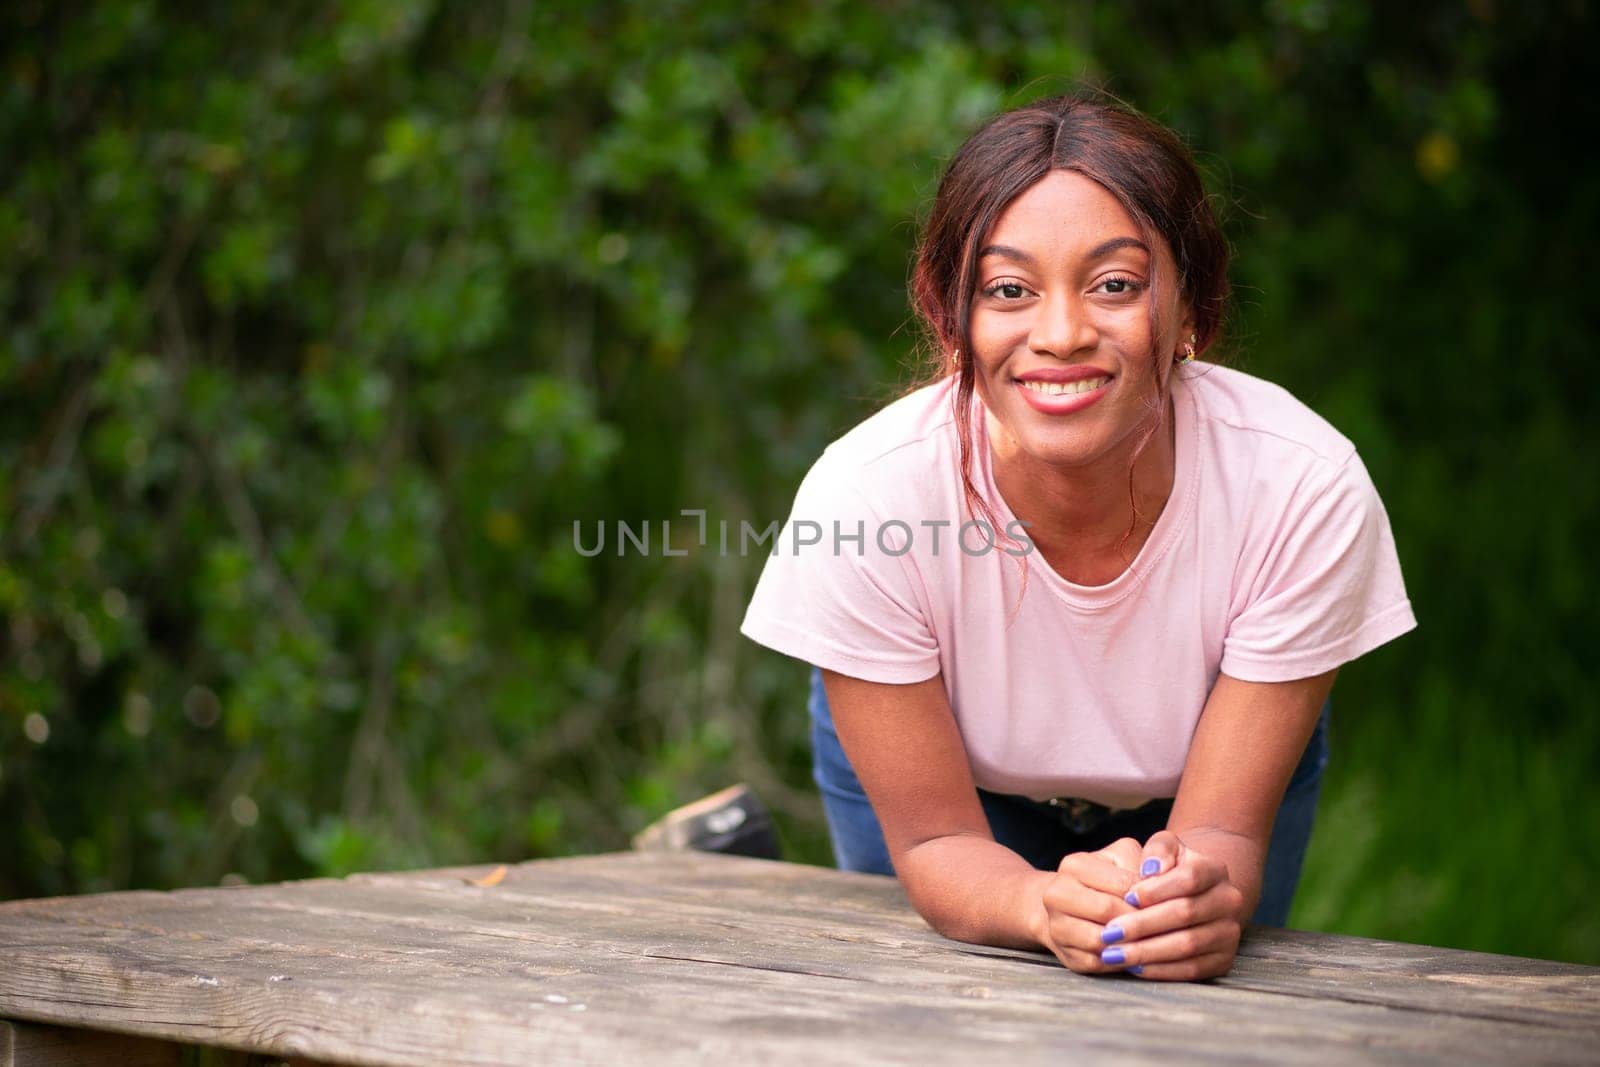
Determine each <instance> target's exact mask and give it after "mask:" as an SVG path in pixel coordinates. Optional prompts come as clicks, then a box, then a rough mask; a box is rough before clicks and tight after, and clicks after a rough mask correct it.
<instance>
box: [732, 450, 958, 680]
mask: <svg viewBox="0 0 1600 1067" xmlns="http://www.w3.org/2000/svg"><path fill="white" fill-rule="evenodd" d="M840 467H841V465H840V464H838V463H835V462H831V461H830V457H829V456H828V455H827V454H824V455H823V458H822V459H820V460H818V461H817V463H816V464H815V465H814V466H813V467H812V468H811V471H810V473H809V474H807V475H806V478H805V480H804V481H803V482H802V483H801V485H800V490H799V492H798V493H797V494H796V496H795V503H794V510H793V511H792V512H791V514H790V516H789V519H788V521H787V522H786V523H785V524H784V525H783V527H782V529H781V530H780V531H779V532H778V534H777V537H776V540H775V541H773V542H769V543H770V544H771V555H769V556H768V558H767V562H766V566H765V567H764V568H763V570H762V572H761V578H760V580H759V581H758V582H757V584H756V590H755V593H754V595H753V596H752V597H751V600H750V606H749V608H748V609H747V610H746V612H745V617H744V623H743V625H742V626H741V627H740V630H741V632H742V633H744V635H745V636H747V637H749V638H750V639H751V640H753V641H756V642H758V643H759V644H762V645H765V646H767V647H768V648H771V649H774V650H776V651H778V652H782V653H784V654H785V655H789V656H793V657H794V658H796V659H799V660H803V661H805V662H807V663H811V664H814V665H816V666H818V667H822V668H825V669H827V670H831V671H837V672H838V673H840V674H844V675H849V676H850V677H853V678H861V679H863V680H865V681H869V682H890V683H898V684H904V683H910V682H920V681H923V680H925V679H928V678H931V677H933V676H934V675H935V674H937V673H938V672H939V647H938V642H937V640H936V639H935V637H934V634H933V629H932V627H931V625H930V624H929V616H928V610H927V604H926V590H925V587H924V584H923V583H922V581H921V579H920V576H919V574H918V572H917V570H916V564H915V562H914V561H913V560H912V558H911V557H910V555H909V553H907V552H904V551H903V549H905V548H907V547H909V546H908V544H907V543H906V542H905V541H904V540H903V539H901V538H898V537H897V534H898V531H897V529H896V524H894V523H882V522H880V521H879V519H878V517H877V516H876V514H875V513H874V511H873V508H872V507H871V506H870V504H869V503H868V501H867V500H866V498H865V496H864V495H863V493H862V492H861V490H860V489H859V488H858V487H857V486H855V485H853V484H852V480H851V479H850V478H849V477H848V475H847V473H846V472H845V471H843V470H841V469H840Z"/></svg>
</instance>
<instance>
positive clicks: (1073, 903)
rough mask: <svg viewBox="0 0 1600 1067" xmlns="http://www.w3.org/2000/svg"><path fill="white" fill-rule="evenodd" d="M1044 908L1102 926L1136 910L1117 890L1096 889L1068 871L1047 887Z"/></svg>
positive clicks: (1049, 911)
mask: <svg viewBox="0 0 1600 1067" xmlns="http://www.w3.org/2000/svg"><path fill="white" fill-rule="evenodd" d="M1044 906H1045V911H1046V912H1047V913H1048V914H1050V915H1071V916H1074V917H1076V918H1079V919H1086V920H1088V921H1090V922H1093V923H1096V924H1099V925H1101V926H1104V925H1105V924H1106V923H1108V922H1111V921H1112V920H1113V919H1116V918H1119V917H1121V916H1124V915H1127V914H1128V913H1130V912H1131V911H1133V908H1132V907H1131V906H1130V905H1129V904H1128V902H1127V901H1125V900H1123V899H1122V896H1121V895H1120V894H1119V893H1117V892H1116V891H1112V892H1109V893H1108V892H1104V891H1102V890H1099V889H1095V888H1093V887H1091V886H1089V885H1087V884H1085V883H1084V882H1083V881H1082V880H1080V879H1079V878H1078V877H1076V876H1075V875H1074V874H1073V873H1072V872H1071V871H1068V870H1063V871H1062V872H1061V873H1060V874H1058V875H1056V877H1055V878H1053V879H1051V880H1050V884H1049V885H1047V886H1045V890H1044Z"/></svg>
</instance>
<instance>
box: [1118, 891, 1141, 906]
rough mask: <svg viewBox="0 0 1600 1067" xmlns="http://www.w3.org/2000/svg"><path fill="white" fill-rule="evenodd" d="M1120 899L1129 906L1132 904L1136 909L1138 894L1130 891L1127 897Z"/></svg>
mask: <svg viewBox="0 0 1600 1067" xmlns="http://www.w3.org/2000/svg"><path fill="white" fill-rule="evenodd" d="M1122 899H1123V900H1126V901H1127V902H1128V903H1129V904H1132V905H1133V906H1134V907H1136V908H1137V907H1138V906H1139V894H1138V893H1135V892H1134V891H1133V890H1131V889H1130V890H1128V895H1127V896H1125V897H1123V898H1122Z"/></svg>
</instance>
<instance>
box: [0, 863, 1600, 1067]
mask: <svg viewBox="0 0 1600 1067" xmlns="http://www.w3.org/2000/svg"><path fill="white" fill-rule="evenodd" d="M493 869H494V867H493V865H485V866H482V867H471V868H460V869H450V870H436V871H425V872H417V873H407V874H372V875H359V876H355V877H352V878H349V879H344V880H318V881H308V882H298V883H287V884H283V885H274V886H260V887H245V888H233V889H202V890H183V891H179V892H174V893H117V894H105V895H100V896H90V897H78V898H59V899H54V900H38V901H13V902H10V903H6V904H0V945H4V946H6V955H7V956H8V957H9V958H8V959H7V961H6V964H7V965H6V966H5V967H3V968H0V1016H7V1017H11V1018H17V1019H33V1020H39V1021H44V1022H52V1023H57V1024H62V1025H76V1026H88V1027H94V1028H97V1029H101V1030H115V1031H121V1032H126V1033H137V1034H142V1035H145V1036H151V1037H160V1038H165V1039H168V1040H173V1041H181V1042H187V1043H194V1044H207V1045H214V1046H219V1047H224V1048H235V1049H248V1050H253V1051H257V1052H265V1053H272V1054H275V1055H280V1056H303V1057H315V1058H318V1059H322V1060H327V1061H332V1062H345V1063H372V1064H420V1063H438V1062H455V1063H481V1064H498V1063H525V1062H530V1061H533V1060H538V1061H541V1062H549V1063H571V1064H585V1063H615V1062H618V1061H621V1060H627V1059H630V1058H631V1059H644V1060H647V1061H648V1062H661V1063H689V1062H695V1063H698V1062H704V1061H706V1060H709V1059H713V1058H715V1059H723V1058H728V1059H737V1060H741V1061H750V1060H756V1061H761V1062H771V1063H800V1062H806V1063H812V1062H826V1063H905V1064H918V1065H927V1064H941V1063H955V1062H960V1063H969V1062H973V1061H981V1062H993V1061H997V1060H1004V1061H1006V1062H1008V1063H1018V1064H1028V1063H1035V1062H1038V1063H1044V1062H1059V1061H1060V1060H1061V1058H1062V1057H1063V1056H1069V1055H1085V1054H1087V1055H1089V1056H1092V1057H1094V1058H1095V1059H1096V1060H1105V1061H1110V1062H1129V1063H1143V1062H1154V1061H1157V1060H1160V1061H1163V1062H1170V1060H1171V1058H1172V1056H1173V1055H1174V1054H1178V1055H1181V1057H1182V1058H1184V1059H1188V1060H1195V1061H1200V1062H1206V1061H1211V1062H1219V1063H1238V1062H1253V1061H1257V1060H1260V1061H1267V1060H1270V1061H1273V1062H1278V1063H1327V1062H1351V1061H1352V1060H1359V1061H1364V1062H1426V1061H1441V1060H1450V1061H1452V1062H1508V1061H1512V1062H1524V1063H1525V1062H1550V1063H1593V1062H1594V1061H1595V1057H1594V1053H1593V1051H1591V1050H1592V1049H1594V1048H1596V1047H1600V970H1596V969H1593V968H1584V967H1576V966H1571V965H1565V964H1554V963H1546V962H1542V961H1535V960H1522V959H1516V958H1512V957H1504V956H1488V955H1483V954H1480V953H1467V952H1456V951H1452V950H1446V949H1432V948H1424V947H1419V946H1412V945H1399V944H1393V943H1388V942H1378V941H1366V940H1361V939H1356V938H1342V937H1331V936H1328V935H1319V934H1304V933H1295V932H1289V931H1255V932H1253V934H1252V936H1251V937H1250V938H1249V939H1248V940H1247V942H1246V944H1245V946H1244V948H1243V950H1242V952H1241V956H1240V960H1239V962H1238V964H1237V965H1236V966H1235V968H1234V971H1233V973H1232V974H1230V975H1229V976H1228V977H1227V978H1225V979H1221V980H1219V981H1216V982H1211V983H1202V984H1192V985H1170V984H1161V983H1151V982H1142V981H1139V980H1137V979H1132V978H1122V977H1117V978H1085V977H1082V976H1079V975H1074V974H1071V973H1070V972H1068V971H1065V970H1064V969H1062V968H1061V967H1059V966H1058V965H1057V964H1056V963H1055V962H1054V960H1052V959H1050V958H1049V957H1047V956H1044V955H1042V954H1031V953H1025V952H1016V951H1011V950H1005V949H992V948H985V947H982V946H975V945H964V944H959V943H956V942H952V941H948V940H946V939H944V938H942V937H939V936H938V935H937V934H934V933H933V932H932V931H931V930H929V929H928V928H927V927H926V925H925V924H924V923H923V922H922V920H921V919H919V918H918V917H917V916H916V915H915V913H913V912H912V911H911V909H910V908H909V907H908V906H907V904H906V901H905V898H904V895H903V894H902V893H901V892H900V889H899V887H898V886H897V885H896V883H895V882H893V881H892V880H891V879H886V878H874V877H871V876H866V875H853V874H843V873H840V872H837V871H828V870H822V869H818V868H811V867H803V866H799V865H795V864H781V863H773V862H769V861H763V860H750V859H741V858H734V857H727V856H717V855H710V854H703V853H628V854H621V855H613V856H598V857H584V858H579V859H569V860H556V861H540V862H534V863H525V864H521V865H517V866H512V867H510V868H509V869H508V871H507V873H506V875H505V877H504V878H503V879H502V880H501V881H500V882H499V883H498V884H495V885H490V886H485V885H473V884H472V882H473V881H474V880H475V879H482V877H483V876H484V875H485V874H486V873H488V872H489V871H492V870H493Z"/></svg>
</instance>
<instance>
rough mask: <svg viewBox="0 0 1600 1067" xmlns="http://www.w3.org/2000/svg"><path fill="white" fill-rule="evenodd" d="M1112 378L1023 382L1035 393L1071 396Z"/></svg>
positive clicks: (1091, 388) (1094, 387) (1095, 387)
mask: <svg viewBox="0 0 1600 1067" xmlns="http://www.w3.org/2000/svg"><path fill="white" fill-rule="evenodd" d="M1110 380H1111V379H1110V378H1109V377H1106V376H1104V375H1102V376H1101V377H1099V378H1084V379H1083V380H1081V381H1076V382H1039V381H1025V382H1023V383H1022V384H1023V386H1024V387H1025V388H1026V389H1028V390H1030V391H1032V392H1035V393H1043V394H1044V395H1045V396H1069V395H1071V394H1073V393H1087V392H1089V391H1091V390H1093V389H1098V388H1100V387H1101V386H1102V385H1104V384H1106V383H1107V382H1109V381H1110Z"/></svg>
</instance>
